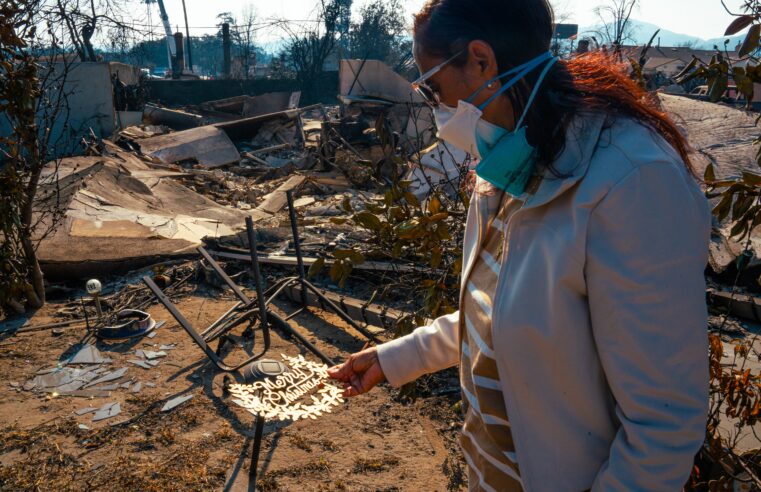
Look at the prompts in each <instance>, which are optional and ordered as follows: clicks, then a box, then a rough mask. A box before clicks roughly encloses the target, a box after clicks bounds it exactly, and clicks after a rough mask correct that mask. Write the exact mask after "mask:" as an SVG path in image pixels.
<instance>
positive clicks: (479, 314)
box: [460, 194, 523, 492]
mask: <svg viewBox="0 0 761 492" xmlns="http://www.w3.org/2000/svg"><path fill="white" fill-rule="evenodd" d="M520 206H521V202H520V201H518V200H515V199H513V198H511V197H510V196H509V195H507V194H505V195H504V198H503V199H502V200H501V203H500V204H499V209H498V210H490V211H489V212H490V214H489V215H490V216H492V217H494V218H493V219H492V221H491V223H490V224H489V227H488V228H487V231H486V233H485V235H484V238H483V243H482V246H481V251H480V253H479V256H478V258H477V259H476V263H475V264H474V266H473V269H472V270H471V273H470V276H469V277H468V279H467V282H466V284H465V285H466V291H465V295H464V296H463V305H462V308H461V310H460V314H461V316H462V318H461V319H462V321H463V323H461V324H462V325H463V328H462V337H461V340H462V355H461V360H460V381H461V385H462V393H463V410H464V411H465V424H464V426H463V430H462V435H461V437H460V445H461V446H462V450H463V454H464V455H465V461H466V462H467V464H468V483H469V489H470V490H476V491H481V490H485V491H500V492H502V491H506V492H517V491H522V490H523V485H522V483H521V479H520V473H519V469H518V463H517V462H516V459H515V446H514V444H513V437H512V433H511V430H510V423H509V419H508V417H507V410H506V408H505V401H504V398H503V396H502V389H501V385H500V380H499V372H498V371H497V363H496V360H495V358H494V344H493V343H492V326H491V315H492V306H493V299H494V294H495V290H496V286H497V279H498V276H499V271H500V262H501V259H502V256H503V251H502V247H503V243H504V241H503V238H504V232H505V224H506V223H507V219H508V218H509V217H510V215H512V213H514V212H515V211H516V210H518V209H519V208H520ZM495 213H496V214H495Z"/></svg>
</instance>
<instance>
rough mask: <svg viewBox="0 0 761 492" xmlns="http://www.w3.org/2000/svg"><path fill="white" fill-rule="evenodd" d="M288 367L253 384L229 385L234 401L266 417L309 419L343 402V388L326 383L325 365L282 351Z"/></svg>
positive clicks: (326, 369) (326, 372)
mask: <svg viewBox="0 0 761 492" xmlns="http://www.w3.org/2000/svg"><path fill="white" fill-rule="evenodd" d="M281 355H282V357H283V360H284V361H285V362H286V364H287V365H288V366H289V367H290V370H288V371H286V372H284V373H283V374H281V375H279V376H277V377H275V378H271V379H266V380H264V381H257V382H256V383H253V384H231V385H230V386H229V387H228V389H229V391H230V394H231V395H232V396H233V397H234V399H233V400H232V401H233V402H235V403H237V404H238V405H240V406H241V407H243V408H245V409H246V410H248V411H249V412H251V413H253V414H254V415H257V414H261V415H262V416H263V417H264V418H265V419H268V420H269V419H276V420H293V421H296V420H299V419H307V418H309V419H312V420H316V419H317V417H319V416H321V415H322V414H323V413H326V412H327V413H330V412H331V410H332V408H333V407H335V406H337V405H338V404H339V403H343V401H344V399H343V392H344V390H343V389H342V388H339V387H338V386H335V385H333V384H331V383H329V382H328V381H329V378H328V366H326V365H325V364H319V363H316V362H310V361H308V360H306V359H304V356H303V355H299V356H298V357H288V356H287V355H285V354H281Z"/></svg>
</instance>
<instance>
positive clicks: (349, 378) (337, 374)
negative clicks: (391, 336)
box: [328, 347, 386, 396]
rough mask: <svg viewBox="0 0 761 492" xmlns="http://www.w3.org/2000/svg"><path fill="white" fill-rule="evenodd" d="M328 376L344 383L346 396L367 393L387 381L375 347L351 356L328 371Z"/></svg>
mask: <svg viewBox="0 0 761 492" xmlns="http://www.w3.org/2000/svg"><path fill="white" fill-rule="evenodd" d="M328 375H329V376H330V377H332V378H333V379H337V380H339V381H341V382H343V383H344V388H345V391H344V396H357V395H361V394H363V393H367V392H368V391H370V390H371V389H373V388H374V387H375V386H376V385H378V384H380V383H382V382H384V381H385V380H386V375H385V374H383V369H382V368H381V365H380V361H379V360H378V351H377V349H376V348H375V347H372V348H369V349H367V350H363V351H362V352H357V353H356V354H352V355H350V356H349V358H348V359H347V360H346V362H344V363H343V364H339V365H337V366H334V367H331V368H330V369H328Z"/></svg>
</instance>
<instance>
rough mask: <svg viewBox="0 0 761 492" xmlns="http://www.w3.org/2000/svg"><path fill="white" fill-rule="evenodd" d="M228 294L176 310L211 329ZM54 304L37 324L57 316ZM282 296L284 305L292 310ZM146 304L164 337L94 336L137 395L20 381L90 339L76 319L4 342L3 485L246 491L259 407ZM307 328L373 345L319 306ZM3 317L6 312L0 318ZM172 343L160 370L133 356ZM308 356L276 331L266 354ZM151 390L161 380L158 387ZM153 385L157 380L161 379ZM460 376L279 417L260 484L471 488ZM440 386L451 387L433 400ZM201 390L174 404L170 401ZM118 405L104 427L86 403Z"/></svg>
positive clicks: (338, 349)
mask: <svg viewBox="0 0 761 492" xmlns="http://www.w3.org/2000/svg"><path fill="white" fill-rule="evenodd" d="M232 304H233V300H232V298H231V297H229V296H227V295H219V294H217V295H209V294H198V293H196V294H193V295H191V296H189V297H185V298H182V299H181V300H179V301H178V303H177V305H178V307H179V309H180V310H181V311H182V312H183V313H184V314H185V316H186V318H187V319H188V320H190V321H191V322H192V323H194V324H195V325H196V327H205V326H207V325H209V324H210V323H211V322H213V321H214V320H216V319H217V318H218V317H219V316H220V315H221V314H222V313H223V312H225V311H226V310H227V309H228V308H229V307H230V306H231V305H232ZM59 307H60V306H57V305H56V304H54V303H53V304H49V305H48V306H46V307H45V308H44V309H43V310H41V311H40V312H38V313H36V314H35V316H34V318H32V320H31V323H32V324H35V325H36V324H41V323H46V322H51V321H56V320H55V319H54V318H52V317H51V314H52V313H54V312H55V311H56V309H58V308H59ZM294 310H295V307H294V306H293V305H292V304H289V303H286V302H281V303H278V304H277V306H276V311H280V312H281V314H282V313H283V312H285V311H287V312H289V313H290V312H293V311H294ZM148 311H149V312H150V313H151V315H152V316H153V317H154V319H156V320H157V321H160V320H165V321H166V324H165V325H164V326H162V327H161V328H160V329H159V330H158V331H157V335H156V336H155V337H154V338H143V339H140V340H137V341H135V342H130V343H119V344H116V343H110V344H109V343H103V342H99V341H96V340H93V342H94V343H96V346H97V348H98V349H99V350H100V351H101V353H102V355H103V356H104V357H109V358H111V359H113V362H112V363H111V364H110V366H111V367H112V368H114V369H115V368H120V367H127V368H128V370H127V374H126V375H125V377H124V378H123V379H122V380H119V382H121V381H133V384H134V382H136V381H140V382H141V383H142V389H141V390H140V391H139V392H138V393H131V392H130V390H129V389H121V388H119V389H117V390H114V391H112V392H111V395H110V396H109V397H107V398H93V399H89V398H79V397H65V396H54V395H51V394H45V393H33V392H29V391H24V390H23V389H22V387H23V385H24V383H25V382H26V381H28V380H30V379H32V378H34V376H35V373H36V372H37V371H39V370H40V369H42V368H46V367H50V366H51V365H54V364H55V363H56V361H58V360H59V358H61V356H62V355H63V354H65V353H67V351H68V352H71V348H72V347H73V346H76V345H77V344H79V343H81V342H82V339H83V336H84V335H85V330H84V329H83V328H70V329H66V330H64V331H63V333H62V334H60V335H57V336H55V335H53V333H52V332H50V331H41V332H34V333H28V334H17V335H14V336H11V337H6V338H4V339H3V338H0V364H1V365H2V366H3V372H2V373H3V380H2V382H0V432H2V436H3V438H2V440H1V441H0V490H109V491H111V490H146V491H150V490H246V489H247V487H246V484H247V474H248V468H249V461H250V453H251V443H252V441H253V437H252V436H253V416H252V415H251V414H249V413H248V412H247V411H245V410H244V409H242V408H240V407H237V406H236V405H235V404H234V403H232V402H231V401H230V399H229V398H226V397H224V396H223V391H222V386H223V379H224V375H222V374H220V373H215V372H214V371H213V370H212V369H211V367H212V366H211V364H209V363H207V359H206V358H205V357H204V355H203V354H202V352H201V350H200V349H199V348H198V347H197V346H196V345H195V344H194V343H193V342H192V340H191V339H190V338H189V336H188V335H187V334H186V333H185V332H184V331H183V330H182V328H181V327H180V326H179V325H178V324H177V322H176V321H175V320H174V319H173V318H172V317H171V316H170V315H169V313H168V312H167V311H166V310H165V309H164V307H163V306H161V305H153V306H151V307H150V308H148ZM292 322H293V324H294V325H295V326H296V328H297V329H298V331H299V332H301V333H302V334H304V335H306V336H307V338H308V339H309V340H310V341H312V342H313V343H315V344H316V345H317V346H318V347H319V348H320V349H321V350H322V351H324V352H325V353H326V354H327V355H328V356H330V357H331V358H334V359H335V360H341V359H342V358H343V357H345V356H346V355H347V354H349V353H351V352H353V351H356V350H359V349H361V348H362V346H363V345H364V340H363V339H362V338H361V336H360V335H359V334H358V333H355V332H352V330H351V329H350V328H347V326H346V325H345V324H344V323H343V322H341V321H340V320H339V319H338V318H337V317H336V316H334V315H332V314H329V313H325V312H322V311H318V310H312V312H310V313H301V314H298V315H297V316H296V317H295V318H293V320H292ZM0 324H2V321H0ZM170 344H176V348H174V349H172V350H166V352H167V353H168V355H167V356H166V357H165V358H163V359H161V360H160V363H159V365H158V366H156V367H154V368H152V369H148V370H146V369H142V368H140V367H138V366H135V365H133V364H131V363H128V362H127V360H128V359H134V358H135V356H134V353H135V349H146V350H154V351H157V350H159V347H160V346H161V345H170ZM281 353H283V354H288V355H296V354H299V353H303V354H304V356H305V357H306V358H308V359H310V360H315V361H316V360H317V359H316V358H315V357H314V356H313V355H312V354H311V353H308V352H306V351H304V350H303V349H301V348H300V346H298V345H296V344H295V343H293V342H290V341H288V340H286V339H284V338H282V337H281V334H279V333H278V332H277V330H275V331H274V332H273V340H272V348H271V350H270V352H269V353H268V357H269V358H274V359H279V358H280V354H281ZM154 385H155V386H154ZM152 386H153V387H152ZM456 388H458V384H457V379H456V374H454V373H451V374H447V373H443V374H440V375H438V376H436V377H434V378H431V379H428V380H427V381H424V382H423V384H422V386H421V390H420V395H421V396H419V397H418V398H417V399H415V400H414V401H411V402H410V401H406V402H405V401H404V400H403V399H402V398H400V396H399V392H398V391H396V390H393V389H391V388H389V387H382V388H378V389H377V390H376V391H374V392H372V393H371V394H368V395H364V396H362V397H359V398H355V399H352V400H349V401H347V402H346V403H344V404H343V405H342V406H339V407H337V408H335V409H334V410H333V412H332V413H331V414H327V415H325V416H323V417H321V418H319V419H318V420H316V421H312V420H308V421H303V420H301V421H298V422H295V423H274V422H269V423H267V425H266V426H265V430H264V435H265V441H264V445H263V448H262V455H261V460H260V469H259V480H258V487H257V489H258V490H263V491H264V490H389V491H390V490H426V491H434V490H437V491H445V490H459V489H461V488H463V487H465V477H464V469H463V463H462V460H461V458H460V453H459V450H458V448H457V444H456V439H457V432H458V429H459V428H460V425H461V420H460V417H459V415H458V414H457V412H456V409H457V401H458V400H459V394H458V393H457V392H456V391H454V389H456ZM436 394H439V395H441V396H433V395H436ZM178 395H193V398H192V399H191V400H189V401H187V402H185V403H184V404H182V405H180V406H178V407H176V408H174V409H173V410H171V411H169V412H165V413H162V412H161V411H160V409H161V407H162V406H163V405H164V403H165V402H166V401H167V400H169V399H171V398H173V397H175V396H178ZM109 402H119V403H120V405H121V409H122V412H121V414H120V415H118V416H116V417H113V418H111V419H107V420H103V421H100V422H93V421H92V417H93V416H92V414H84V415H81V416H79V415H77V414H76V413H75V411H76V410H78V409H81V408H83V407H88V406H91V407H100V406H101V405H103V404H106V403H109Z"/></svg>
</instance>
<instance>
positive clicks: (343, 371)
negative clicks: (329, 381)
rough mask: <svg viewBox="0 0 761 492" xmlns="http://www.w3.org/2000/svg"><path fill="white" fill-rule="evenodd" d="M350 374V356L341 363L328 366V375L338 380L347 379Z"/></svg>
mask: <svg viewBox="0 0 761 492" xmlns="http://www.w3.org/2000/svg"><path fill="white" fill-rule="evenodd" d="M350 375H351V357H349V359H348V360H347V361H346V362H344V363H343V364H338V365H337V366H333V367H330V368H328V376H330V377H331V378H333V379H337V380H339V381H348V380H349V376H350Z"/></svg>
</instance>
